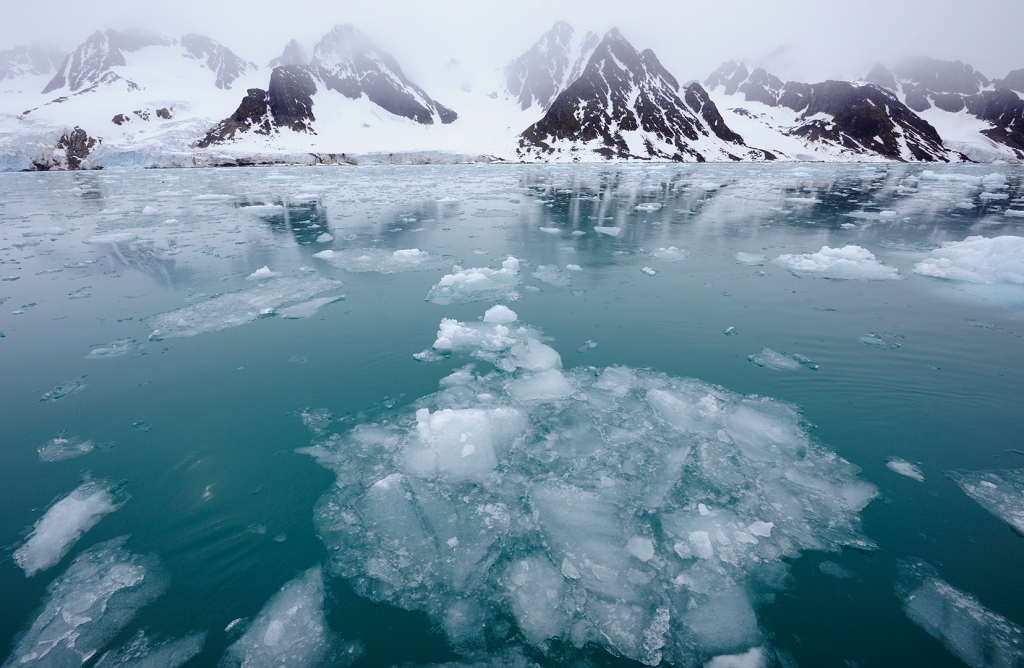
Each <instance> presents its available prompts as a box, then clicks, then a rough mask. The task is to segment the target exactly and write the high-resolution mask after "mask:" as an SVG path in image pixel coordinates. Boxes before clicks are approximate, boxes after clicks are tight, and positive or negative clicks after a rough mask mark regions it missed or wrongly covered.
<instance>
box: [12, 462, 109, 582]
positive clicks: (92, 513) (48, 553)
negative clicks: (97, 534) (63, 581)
mask: <svg viewBox="0 0 1024 668" xmlns="http://www.w3.org/2000/svg"><path fill="white" fill-rule="evenodd" d="M123 503H124V500H123V499H122V500H116V499H115V498H114V492H113V490H112V488H111V487H110V486H109V485H108V484H107V483H105V482H104V481H102V480H99V481H92V480H90V481H88V482H84V483H82V484H81V485H80V486H79V487H78V488H77V489H75V490H74V491H72V492H71V493H70V494H68V495H67V496H65V497H64V498H62V499H60V500H59V501H57V502H56V503H54V504H53V505H52V506H50V507H49V508H48V509H47V510H46V513H45V514H44V515H43V516H42V517H40V518H39V519H38V520H36V523H35V524H34V525H33V526H32V531H31V532H30V533H29V535H28V538H27V539H26V540H25V543H24V544H23V545H22V546H21V547H19V548H18V549H17V550H15V551H14V561H15V563H17V564H18V566H19V567H21V569H22V570H24V571H25V576H26V577H32V576H33V575H35V574H36V573H38V572H39V571H45V570H46V569H48V568H50V567H51V566H54V565H55V564H56V563H57V562H59V561H60V560H61V559H63V558H64V555H66V554H67V553H68V551H69V550H70V549H71V548H72V546H74V544H75V543H77V542H78V540H79V539H80V538H81V537H82V535H83V534H84V533H85V532H86V531H88V530H89V529H91V528H93V527H94V526H96V523H97V522H99V521H100V520H101V519H103V517H104V516H106V515H109V514H110V513H112V512H114V511H115V510H117V509H118V508H120V507H121V505H122V504H123Z"/></svg>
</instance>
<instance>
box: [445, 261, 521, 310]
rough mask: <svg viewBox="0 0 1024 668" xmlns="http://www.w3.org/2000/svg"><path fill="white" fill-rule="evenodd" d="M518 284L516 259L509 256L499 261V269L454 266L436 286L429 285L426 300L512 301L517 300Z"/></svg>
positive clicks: (450, 302)
mask: <svg viewBox="0 0 1024 668" xmlns="http://www.w3.org/2000/svg"><path fill="white" fill-rule="evenodd" d="M517 285H519V260H517V259H516V258H514V257H512V256H511V255H509V256H508V258H507V259H506V260H505V261H504V262H502V263H501V269H490V268H488V267H474V268H470V269H463V268H462V267H459V266H456V267H454V268H453V269H452V273H450V274H446V275H445V276H442V277H441V280H440V281H438V283H437V285H435V286H434V287H432V288H430V292H429V293H428V294H427V301H430V302H434V303H435V304H441V305H447V304H455V303H459V302H475V301H484V300H486V301H495V300H498V299H509V300H512V301H515V300H517V299H519V293H518V292H516V290H515V288H516V286H517Z"/></svg>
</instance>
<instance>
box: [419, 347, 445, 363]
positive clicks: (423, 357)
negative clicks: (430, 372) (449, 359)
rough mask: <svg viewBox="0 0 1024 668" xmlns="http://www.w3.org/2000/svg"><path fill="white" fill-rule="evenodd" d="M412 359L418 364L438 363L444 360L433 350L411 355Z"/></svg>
mask: <svg viewBox="0 0 1024 668" xmlns="http://www.w3.org/2000/svg"><path fill="white" fill-rule="evenodd" d="M412 356H413V359H415V360H416V361H418V362H440V361H441V360H443V359H444V355H440V354H438V353H435V352H434V351H433V349H431V348H427V349H426V350H424V351H422V352H418V353H413V355H412Z"/></svg>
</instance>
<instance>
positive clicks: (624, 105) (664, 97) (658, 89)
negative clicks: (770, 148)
mask: <svg viewBox="0 0 1024 668" xmlns="http://www.w3.org/2000/svg"><path fill="white" fill-rule="evenodd" d="M684 95H685V96H686V97H687V98H688V99H689V100H691V101H692V105H693V106H692V107H691V106H687V103H686V102H684V101H683V99H682V98H680V96H679V83H678V82H677V81H676V79H675V77H673V76H672V75H671V74H670V73H669V72H668V71H666V70H665V68H664V67H663V66H662V65H661V63H660V62H659V61H658V58H657V56H655V55H654V52H653V51H651V50H650V49H648V50H645V51H644V52H643V53H640V52H638V51H637V50H636V49H635V48H634V47H633V46H632V45H631V44H630V43H629V42H627V41H626V40H625V38H623V36H622V34H621V33H620V32H619V31H618V30H617V29H612V30H610V31H609V32H608V33H607V34H605V36H604V38H603V39H602V40H601V42H600V44H599V45H598V46H597V48H596V49H595V50H594V53H593V55H592V56H591V57H590V60H589V62H588V63H587V65H586V68H585V69H584V70H583V72H582V74H581V75H580V77H579V78H578V79H577V80H576V81H574V82H573V83H571V84H570V85H569V86H568V87H567V88H566V89H565V90H564V91H562V92H561V93H560V94H559V95H558V96H557V97H556V98H555V100H554V102H553V103H552V104H551V107H550V108H549V109H548V111H547V113H546V114H545V115H544V117H543V118H542V119H541V120H540V121H538V122H537V123H534V124H533V125H531V126H530V127H529V128H527V129H526V131H524V132H523V133H522V134H521V135H520V140H519V149H518V153H519V155H520V156H521V157H522V156H526V155H530V154H534V155H536V156H537V157H543V156H544V155H550V154H552V153H554V151H555V150H556V148H555V147H554V146H552V144H555V143H556V142H568V143H570V144H571V145H572V148H571V149H570V150H573V151H575V150H579V149H580V148H584V147H586V145H587V144H590V145H591V146H590V147H586V148H592V150H593V151H594V152H595V153H597V154H598V155H601V156H603V157H605V158H608V159H611V158H633V159H648V160H649V159H661V160H680V161H681V160H696V161H704V160H706V159H707V157H708V156H705V155H703V154H702V153H700V152H699V151H698V150H697V149H696V148H694V146H693V144H694V143H696V142H699V141H701V140H702V139H704V138H710V137H712V136H714V137H716V138H717V139H718V140H719V141H721V142H722V143H723V145H724V146H725V147H727V148H725V149H724V152H725V154H726V155H728V157H729V158H731V159H734V160H739V159H740V158H739V157H738V156H737V155H735V154H733V153H729V152H728V151H729V150H730V149H731V150H732V151H734V152H735V153H744V154H746V155H747V156H748V157H756V158H761V159H763V158H766V157H768V156H767V155H766V154H765V152H763V151H756V150H754V151H752V150H751V149H748V148H747V147H746V146H745V145H743V143H742V138H740V137H739V135H737V134H735V133H733V132H732V131H731V130H729V129H728V128H727V127H726V126H725V122H724V121H723V120H722V119H721V115H720V114H719V113H718V110H717V108H715V107H714V103H713V102H711V100H710V98H708V97H707V94H706V92H705V91H704V90H703V89H702V88H700V85H699V84H691V86H690V87H689V88H688V89H687V91H686V92H685V93H684ZM693 107H695V108H693ZM698 114H700V116H698ZM702 117H703V118H704V119H712V120H711V123H710V125H711V126H712V127H714V128H717V129H716V130H714V131H713V130H711V129H709V127H708V125H705V122H704V121H702ZM716 117H717V120H716ZM632 131H642V135H641V137H642V143H643V153H641V154H637V153H636V152H634V149H632V148H631V147H630V145H629V143H628V142H627V140H626V137H625V136H624V135H623V133H624V132H632ZM581 145H583V146H581Z"/></svg>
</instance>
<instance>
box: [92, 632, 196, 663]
mask: <svg viewBox="0 0 1024 668" xmlns="http://www.w3.org/2000/svg"><path fill="white" fill-rule="evenodd" d="M205 642H206V632H205V631H204V632H199V633H191V634H189V635H187V636H185V637H183V638H169V639H166V640H154V639H153V638H150V637H149V636H147V635H146V632H145V631H143V630H142V629H139V632H138V633H136V634H135V637H134V638H132V639H131V640H129V641H128V642H126V643H125V644H123V645H121V646H120V647H118V648H116V649H112V650H110V651H109V652H106V653H105V654H104V655H103V656H101V657H100V659H99V661H97V662H96V663H95V664H93V668H178V666H180V665H182V664H184V663H186V662H188V661H190V660H191V659H192V658H193V657H195V656H196V655H197V654H199V652H201V651H203V643H205Z"/></svg>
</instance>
